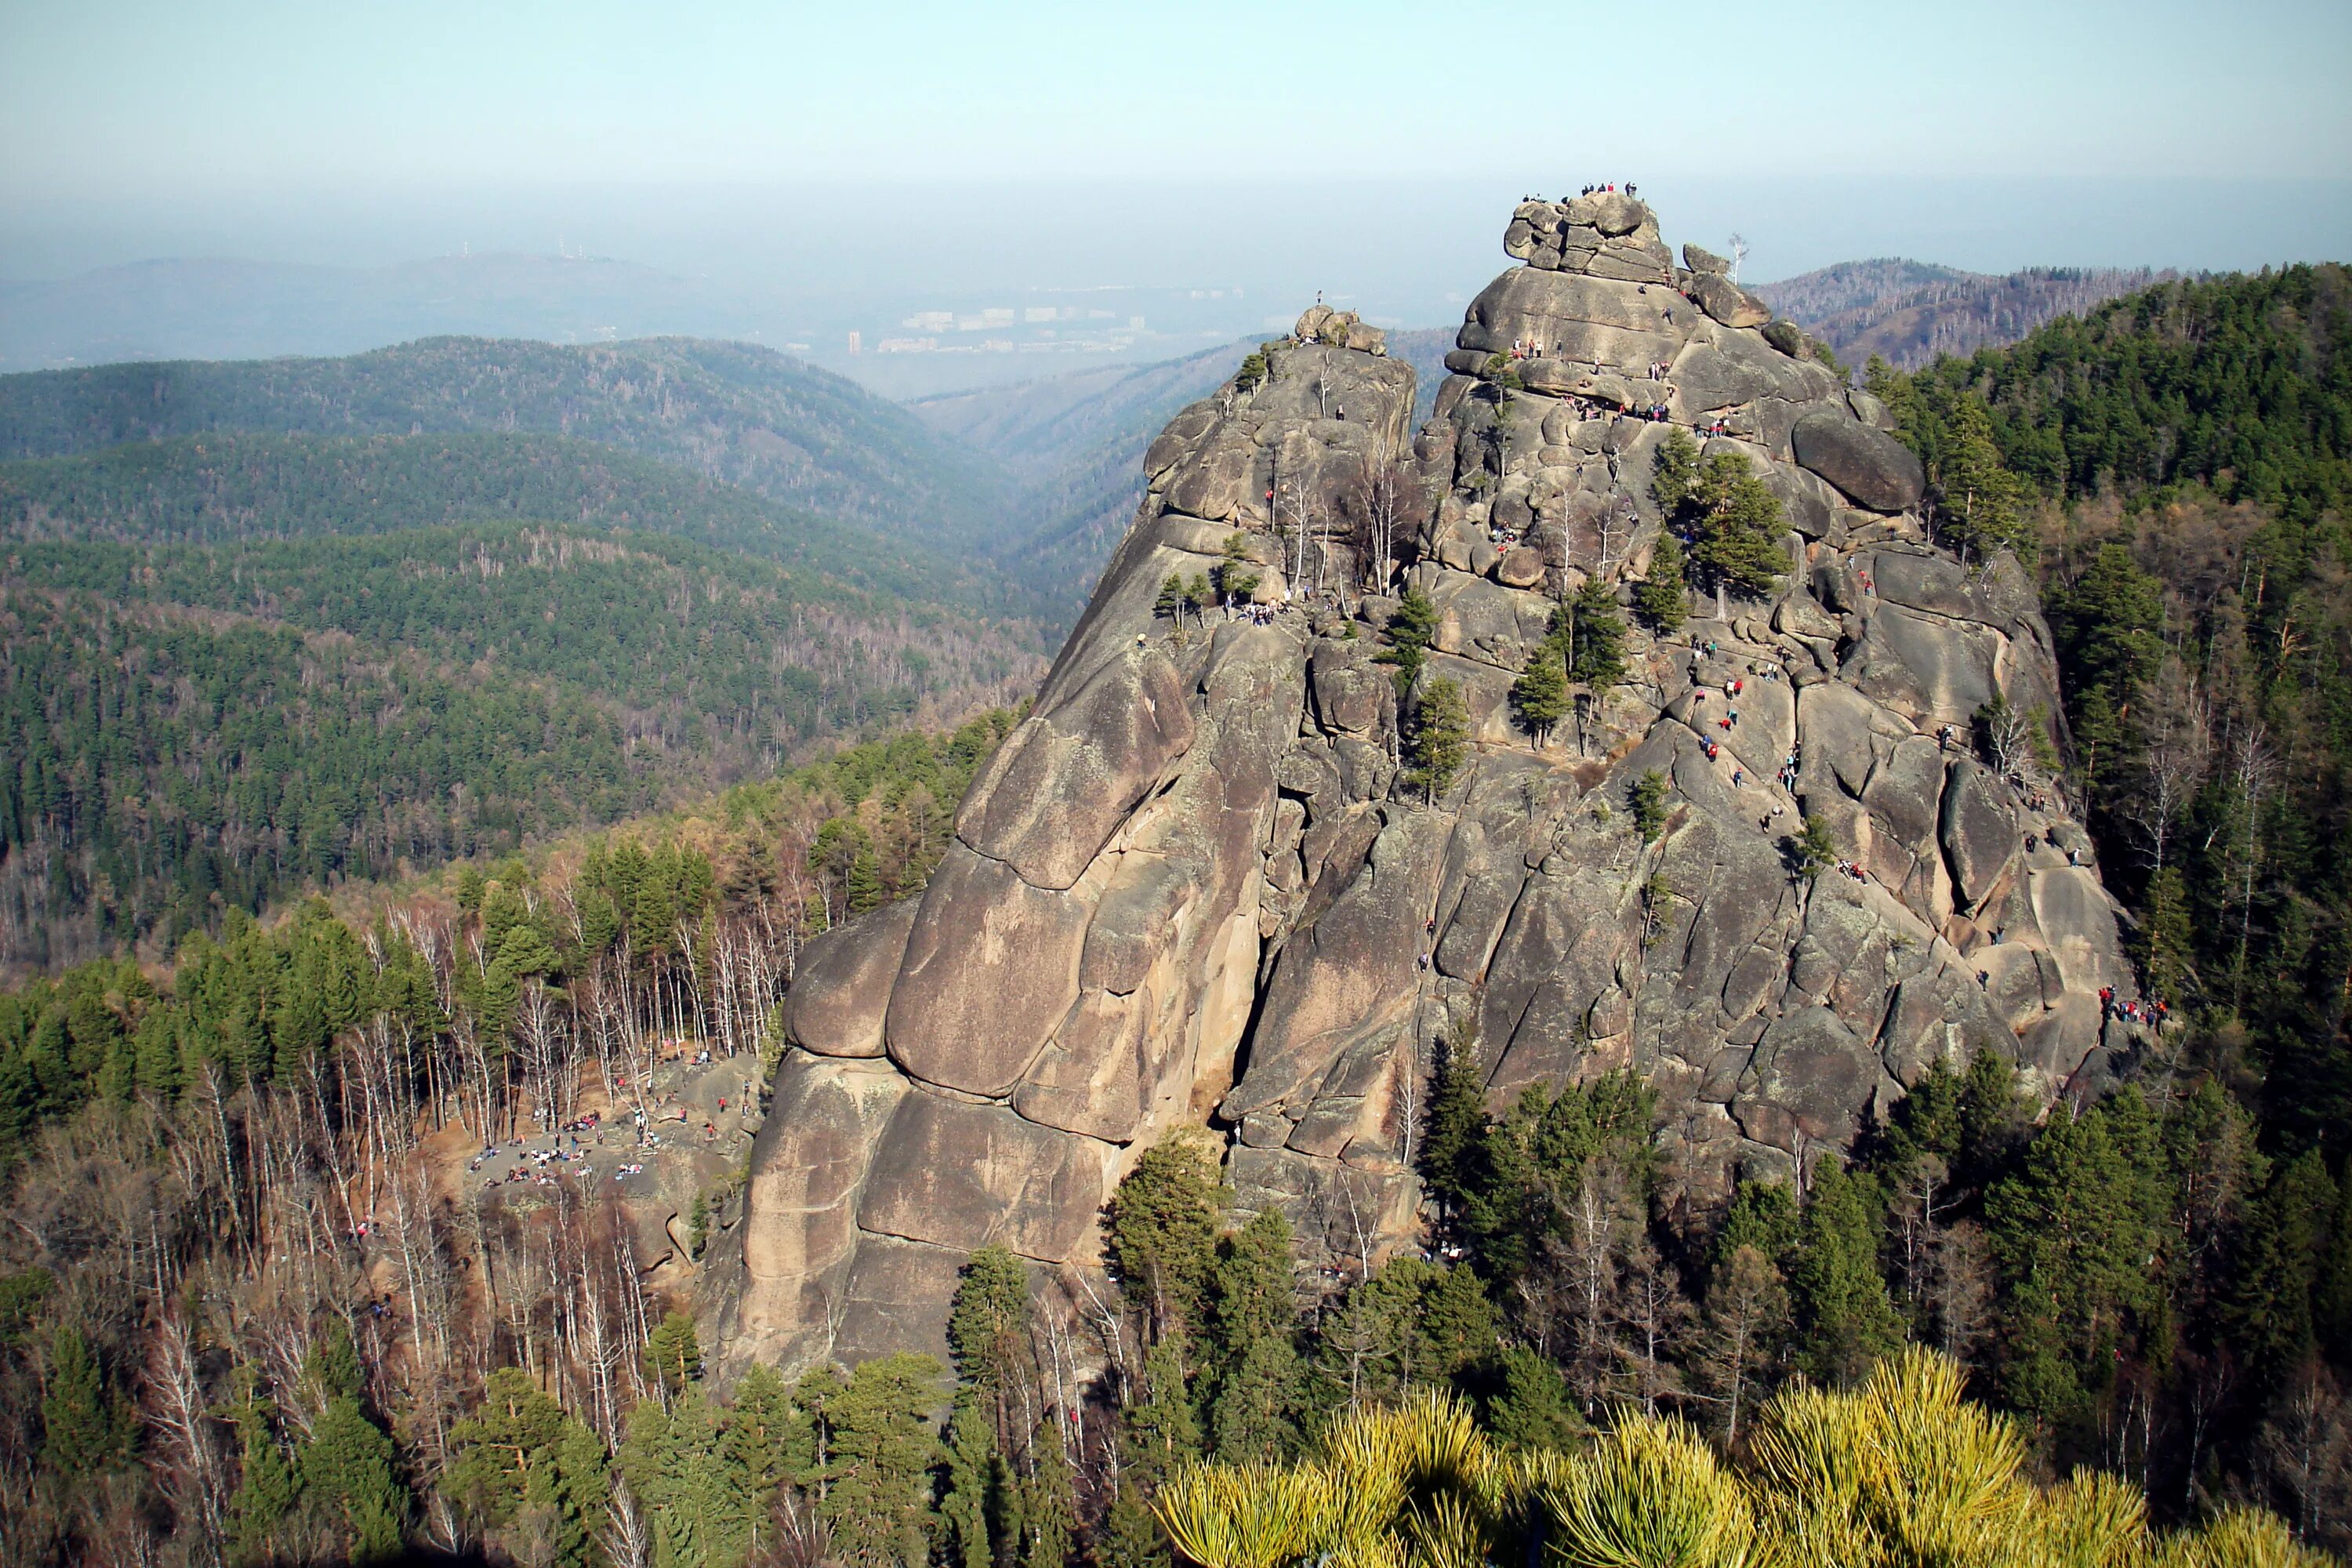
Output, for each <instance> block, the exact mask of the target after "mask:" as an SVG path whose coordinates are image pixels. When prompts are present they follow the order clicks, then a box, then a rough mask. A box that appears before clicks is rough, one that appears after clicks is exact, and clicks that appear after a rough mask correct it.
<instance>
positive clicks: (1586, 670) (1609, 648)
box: [1568, 577, 1625, 703]
mask: <svg viewBox="0 0 2352 1568" xmlns="http://www.w3.org/2000/svg"><path fill="white" fill-rule="evenodd" d="M1570 627H1571V630H1572V635H1571V637H1570V644H1571V646H1572V647H1573V648H1574V651H1575V657H1574V658H1573V659H1572V660H1571V661H1570V665H1569V667H1568V673H1569V677H1570V679H1573V680H1579V681H1581V682H1583V683H1584V686H1585V688H1586V689H1588V690H1589V691H1590V692H1591V700H1593V701H1594V702H1596V703H1597V702H1598V701H1600V700H1601V699H1602V698H1603V697H1606V696H1607V695H1608V694H1609V692H1610V690H1611V689H1612V688H1614V687H1615V686H1616V685H1617V684H1618V683H1619V682H1621V681H1622V680H1623V679H1625V617H1624V616H1623V615H1622V613H1621V612H1620V611H1619V610H1618V608H1617V595H1616V594H1615V593H1614V592H1612V590H1611V589H1610V587H1609V585H1608V584H1605V583H1603V582H1601V580H1600V579H1599V578H1597V577H1588V578H1586V579H1585V581H1584V585H1583V586H1582V587H1580V588H1579V589H1577V591H1576V597H1575V599H1574V600H1572V601H1571V602H1570Z"/></svg>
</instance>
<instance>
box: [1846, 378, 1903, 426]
mask: <svg viewBox="0 0 2352 1568" xmlns="http://www.w3.org/2000/svg"><path fill="white" fill-rule="evenodd" d="M1845 405H1846V406H1847V407H1848V408H1851V409H1853V416H1854V417H1855V418H1856V419H1859V420H1861V421H1862V422H1863V423H1864V425H1867V426H1870V427H1871V428H1872V429H1874V430H1892V429H1894V428H1895V411H1894V410H1893V409H1891V408H1889V407H1887V406H1886V405H1885V404H1884V403H1881V402H1880V401H1879V400H1878V399H1877V398H1875V397H1873V396H1872V395H1870V394H1869V393H1867V392H1864V390H1863V389H1862V388H1860V387H1858V386H1856V387H1852V388H1849V389H1848V390H1847V392H1846V395H1845Z"/></svg>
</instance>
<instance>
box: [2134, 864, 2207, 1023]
mask: <svg viewBox="0 0 2352 1568" xmlns="http://www.w3.org/2000/svg"><path fill="white" fill-rule="evenodd" d="M2136 945H2137V948H2138V950H2139V952H2138V958H2139V963H2140V973H2143V974H2144V975H2146V976H2147V990H2148V994H2149V995H2151V996H2162V997H2166V998H2168V999H2169V998H2173V997H2178V996H2179V995H2180V994H2182V992H2183V991H2184V990H2185V989H2186V987H2187V984H2188V980H2189V964H2190V962H2191V953H2192V952H2193V951H2194V947H2195V938H2194V937H2193V936H2192V935H2191V934H2190V931H2189V880H2188V879H2187V878H2186V877H2184V876H2183V875H2182V874H2181V870H2180V868H2179V867H2178V866H2167V867H2165V868H2163V869H2161V870H2159V871H2158V872H2157V873H2156V874H2155V875H2154V876H2152V877H2150V878H2149V879H2147V912H2146V914H2145V915H2143V916H2142V918H2141V920H2140V928H2139V931H2138V932H2137V943H2136Z"/></svg>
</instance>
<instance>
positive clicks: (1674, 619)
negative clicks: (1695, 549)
mask: <svg viewBox="0 0 2352 1568" xmlns="http://www.w3.org/2000/svg"><path fill="white" fill-rule="evenodd" d="M1633 611H1634V613H1635V614H1636V615H1638V616H1641V617H1642V620H1643V624H1645V625H1646V626H1649V628H1650V629H1651V630H1652V631H1654V632H1655V633H1657V634H1658V635H1659V636H1661V637H1671V636H1673V635H1674V634H1675V632H1678V631H1680V630H1682V629H1683V622H1684V620H1685V618H1686V617H1687V616H1689V614H1690V583H1689V580H1688V574H1687V568H1686V567H1685V564H1684V560H1683V545H1682V541H1681V540H1679V539H1677V538H1675V536H1674V534H1673V533H1672V532H1671V531H1665V532H1661V533H1660V534H1659V535H1658V542H1657V545H1656V547H1655V548H1654V549H1653V550H1652V551H1651V552H1650V569H1649V571H1648V573H1647V574H1645V575H1644V576H1643V579H1642V581H1641V582H1639V583H1638V584H1634V587H1633Z"/></svg>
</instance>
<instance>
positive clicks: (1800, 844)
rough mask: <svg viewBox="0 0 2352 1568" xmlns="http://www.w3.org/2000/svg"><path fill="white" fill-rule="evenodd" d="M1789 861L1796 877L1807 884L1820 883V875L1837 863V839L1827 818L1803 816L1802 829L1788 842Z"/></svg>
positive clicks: (1810, 815)
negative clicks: (1803, 823) (1807, 882)
mask: <svg viewBox="0 0 2352 1568" xmlns="http://www.w3.org/2000/svg"><path fill="white" fill-rule="evenodd" d="M1789 859H1790V864H1791V865H1792V866H1793V867H1794V868H1795V869H1796V873H1797V875H1798V876H1800V877H1802V878H1804V879H1806V880H1807V881H1809V882H1818V881H1820V880H1821V878H1822V872H1824V871H1826V870H1828V869H1829V868H1831V867H1832V866H1834V865H1836V864H1837V863H1838V847H1837V838H1836V837H1835V835H1833V834H1832V832H1831V830H1830V825H1829V819H1828V818H1827V817H1823V816H1816V815H1814V814H1813V813H1811V812H1807V813H1806V814H1805V826H1804V827H1803V829H1802V830H1801V831H1800V832H1798V833H1797V834H1796V835H1794V836H1793V837H1790V840H1789Z"/></svg>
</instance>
